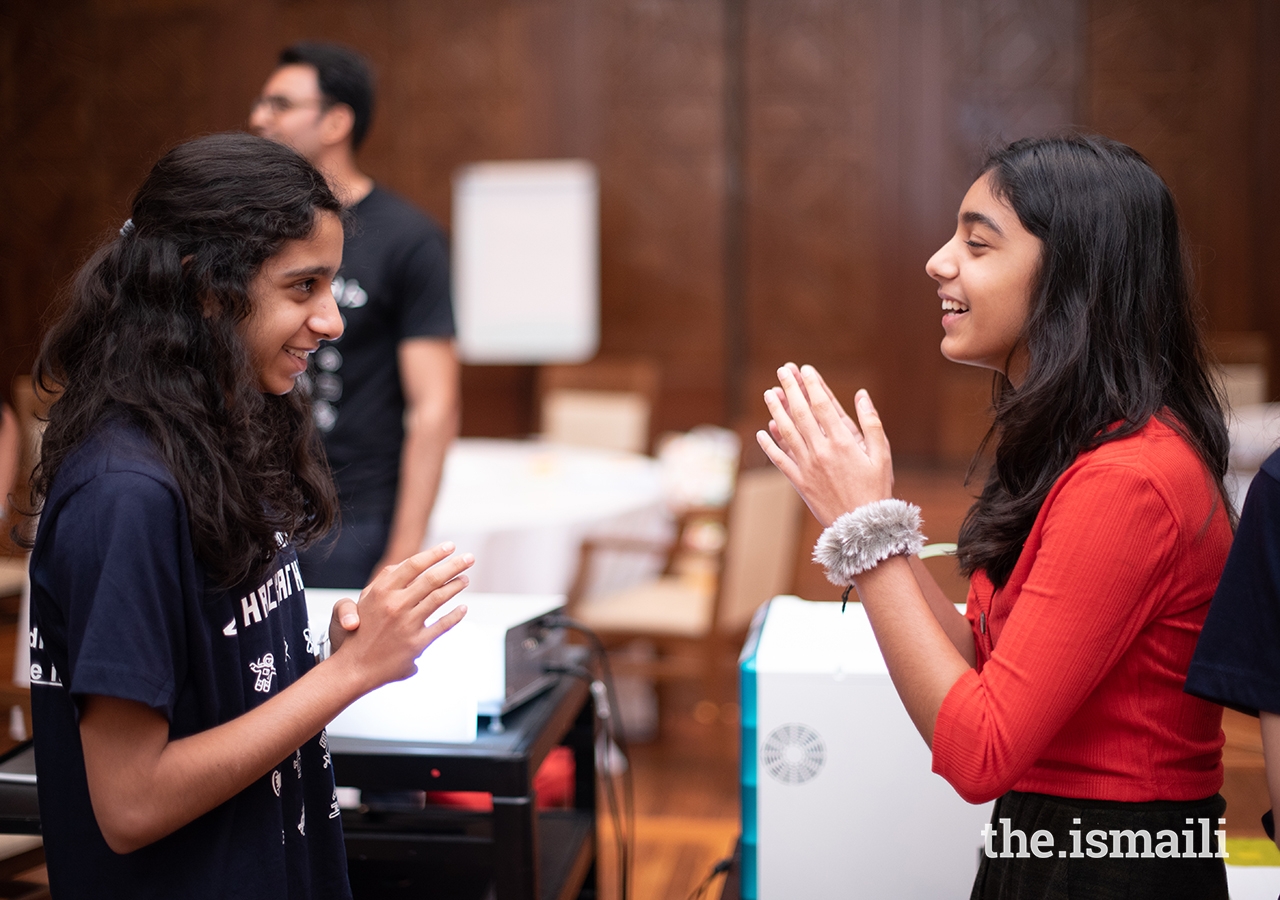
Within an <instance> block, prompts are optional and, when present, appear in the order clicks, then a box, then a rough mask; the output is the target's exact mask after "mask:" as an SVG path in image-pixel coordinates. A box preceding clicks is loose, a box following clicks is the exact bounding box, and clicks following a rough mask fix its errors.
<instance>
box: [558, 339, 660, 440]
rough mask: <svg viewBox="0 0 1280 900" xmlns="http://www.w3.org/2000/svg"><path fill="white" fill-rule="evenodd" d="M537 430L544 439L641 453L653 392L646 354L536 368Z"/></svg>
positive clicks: (652, 367)
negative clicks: (576, 364) (538, 423)
mask: <svg viewBox="0 0 1280 900" xmlns="http://www.w3.org/2000/svg"><path fill="white" fill-rule="evenodd" d="M537 394H538V408H539V420H540V431H541V433H542V434H543V436H544V437H546V438H547V439H548V440H553V441H557V442H559V443H564V444H576V445H578V446H587V447H601V448H604V449H609V450H625V451H629V452H632V453H645V452H647V451H648V449H649V444H650V436H649V431H650V421H651V418H652V411H653V407H654V405H655V403H656V402H657V397H658V367H657V364H656V363H654V362H653V361H652V360H648V359H612V360H610V359H604V360H593V361H592V362H589V363H584V364H583V365H580V366H567V365H554V366H543V367H542V368H541V369H539V370H538V386H537Z"/></svg>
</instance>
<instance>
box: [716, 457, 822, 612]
mask: <svg viewBox="0 0 1280 900" xmlns="http://www.w3.org/2000/svg"><path fill="white" fill-rule="evenodd" d="M802 509H803V504H802V503H801V501H800V497H799V495H798V494H796V492H795V488H793V487H792V486H791V482H789V481H787V479H786V476H785V475H783V474H782V473H781V472H779V471H778V470H777V469H775V468H773V467H772V466H769V467H768V468H759V469H744V470H743V471H741V472H739V473H738V483H737V487H736V488H735V490H734V494H733V503H732V504H731V505H730V507H729V524H728V540H727V542H726V544H725V548H724V567H723V569H722V570H721V576H720V592H719V596H718V597H717V601H716V615H715V626H714V627H715V630H716V631H718V632H720V633H722V634H734V633H737V632H741V631H745V630H746V628H747V626H748V624H750V622H751V616H752V615H753V614H754V613H755V611H756V609H757V608H759V606H760V604H761V603H764V602H765V601H766V600H769V599H770V598H772V597H773V596H775V595H776V594H785V593H788V592H789V591H791V589H792V583H793V581H794V579H795V567H796V553H797V551H796V545H797V541H798V540H799V537H800V513H801V510H802Z"/></svg>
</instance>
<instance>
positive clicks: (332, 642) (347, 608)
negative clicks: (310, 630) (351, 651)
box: [329, 597, 360, 655]
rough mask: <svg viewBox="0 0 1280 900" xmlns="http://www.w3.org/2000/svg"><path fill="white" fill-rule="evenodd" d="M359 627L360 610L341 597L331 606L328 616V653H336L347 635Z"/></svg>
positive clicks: (353, 602)
mask: <svg viewBox="0 0 1280 900" xmlns="http://www.w3.org/2000/svg"><path fill="white" fill-rule="evenodd" d="M359 627H360V608H359V606H357V604H356V601H354V600H352V599H351V598H350V597H343V598H342V599H341V600H339V601H338V602H337V603H335V604H333V612H332V613H331V614H330V616H329V653H330V655H332V654H334V653H336V652H337V650H338V648H339V647H341V646H342V642H343V640H345V639H346V637H347V635H348V634H350V633H351V632H353V631H355V630H356V629H357V628H359Z"/></svg>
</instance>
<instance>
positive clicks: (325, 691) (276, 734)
mask: <svg viewBox="0 0 1280 900" xmlns="http://www.w3.org/2000/svg"><path fill="white" fill-rule="evenodd" d="M452 551H453V546H452V545H451V544H443V545H441V546H440V547H436V548H434V549H432V550H429V551H426V552H424V553H421V554H418V555H417V556H414V557H412V558H411V559H408V560H406V561H405V562H404V563H403V564H402V565H400V566H399V567H397V568H395V569H390V570H386V571H381V572H379V573H378V575H377V576H376V577H375V578H374V580H373V581H372V582H371V583H370V584H369V586H368V587H367V588H365V589H364V592H363V593H362V594H361V597H360V603H359V615H360V622H359V627H357V628H356V629H355V631H353V632H351V633H350V634H347V635H346V637H345V639H344V640H343V642H342V644H341V646H340V647H339V648H338V649H337V650H336V651H335V652H334V654H333V655H332V656H331V657H329V659H327V660H325V661H324V662H322V663H320V664H319V665H317V666H316V667H315V668H314V669H312V670H311V671H309V672H308V673H307V674H306V675H304V676H303V677H302V678H300V679H299V680H298V681H297V682H295V683H294V684H292V685H290V686H289V687H287V688H285V689H284V690H283V691H281V692H280V693H278V694H276V695H275V696H273V697H272V698H271V699H270V700H267V701H266V702H265V703H263V704H262V705H261V706H257V707H254V708H253V709H251V710H250V711H248V712H246V713H245V714H244V715H241V716H239V717H238V718H235V719H232V720H231V721H229V722H225V723H223V724H221V725H218V726H216V727H214V728H210V729H209V730H207V731H202V732H200V733H198V734H193V735H190V736H188V737H184V738H179V739H177V740H170V739H169V722H168V720H167V719H166V718H165V717H164V716H163V715H162V714H161V713H159V712H157V711H156V710H154V709H151V708H150V707H148V706H145V705H144V704H142V703H138V702H136V701H132V700H123V699H119V698H115V697H106V696H99V695H92V696H89V697H88V698H86V700H85V703H84V708H83V711H82V712H81V715H80V741H81V744H82V746H83V748H84V766H85V775H86V776H87V779H88V784H89V798H90V800H91V802H92V803H93V812H94V817H95V818H96V819H97V822H98V827H99V829H101V831H102V835H103V837H104V838H105V839H106V841H107V845H108V846H109V847H110V848H111V849H112V850H114V851H115V852H117V853H129V852H131V851H133V850H137V849H139V848H141V847H145V846H146V845H148V844H150V843H152V842H153V841H156V840H159V839H160V838H162V837H164V836H165V835H168V834H171V833H172V832H174V831H176V830H177V829H178V828H180V827H182V826H183V825H185V824H187V823H188V822H190V821H192V820H193V819H195V818H197V817H198V816H201V815H203V814H204V813H206V812H208V811H209V810H211V809H213V808H214V807H216V806H218V805H219V804H221V803H224V802H226V801H227V800H229V799H230V798H232V797H234V796H235V795H236V794H238V793H239V792H240V791H242V790H244V789H245V788H246V787H248V786H249V785H250V784H252V783H253V782H254V781H256V780H257V779H258V778H261V777H262V776H263V775H265V774H266V773H267V772H269V771H270V770H271V768H272V767H273V766H275V765H277V764H279V763H280V761H281V760H283V759H285V758H286V757H287V756H288V755H289V754H290V753H292V752H293V751H294V749H296V748H297V747H299V746H301V745H302V744H303V743H304V742H305V741H307V740H308V739H310V738H311V737H312V736H314V735H315V734H317V733H318V732H319V731H320V730H321V729H322V728H324V727H325V725H327V724H328V723H329V721H330V720H331V719H333V717H334V716H335V715H337V714H338V713H339V712H341V711H342V709H343V708H345V707H346V706H347V705H348V704H349V703H351V702H352V701H353V700H355V699H356V698H357V697H360V696H362V695H364V694H366V693H368V692H369V691H371V690H373V689H374V688H376V687H379V686H381V685H383V684H386V683H387V682H389V681H395V680H398V679H402V678H407V677H409V676H410V675H412V674H413V673H414V672H415V671H416V669H417V667H416V665H415V660H416V659H417V658H418V656H419V655H421V653H422V652H423V650H425V649H426V647H427V646H428V645H430V644H431V642H432V641H434V640H435V639H436V638H437V637H439V636H440V635H441V634H443V633H444V632H445V631H447V630H448V629H450V628H452V627H453V626H454V625H455V624H457V622H458V621H459V620H460V619H461V618H462V616H463V615H464V614H465V613H466V607H464V606H459V607H457V608H456V609H454V610H453V611H451V612H450V613H449V614H448V615H446V616H443V617H441V618H440V619H439V620H437V621H436V622H434V623H432V624H431V626H430V627H427V626H426V625H425V624H424V622H425V620H426V619H427V618H428V617H429V616H430V615H431V614H432V613H433V612H434V611H435V610H436V609H438V608H439V607H440V606H441V605H442V604H444V603H445V602H447V601H448V600H449V599H451V598H452V597H454V596H455V595H456V594H457V593H458V592H459V591H461V590H462V589H463V588H464V587H465V586H466V584H467V577H466V575H464V574H462V573H463V571H464V570H465V569H467V568H468V567H469V566H470V565H471V563H472V562H473V558H472V557H471V555H470V554H463V555H460V556H456V557H452V558H449V559H445V556H446V554H448V553H451V552H452ZM442 560H443V561H442Z"/></svg>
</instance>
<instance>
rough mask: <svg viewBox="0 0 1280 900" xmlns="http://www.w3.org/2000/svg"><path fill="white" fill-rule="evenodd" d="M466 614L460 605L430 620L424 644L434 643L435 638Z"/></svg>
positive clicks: (427, 645) (464, 608)
mask: <svg viewBox="0 0 1280 900" xmlns="http://www.w3.org/2000/svg"><path fill="white" fill-rule="evenodd" d="M459 590H461V589H459ZM466 614H467V608H466V606H462V605H460V606H457V607H455V608H454V609H451V610H449V612H447V613H446V614H445V615H443V616H441V617H440V618H438V619H436V620H435V621H434V622H432V623H431V624H430V625H428V626H427V629H426V631H427V643H426V644H425V645H424V646H425V647H430V646H431V645H432V644H433V643H435V640H436V638H438V637H440V635H442V634H444V633H445V632H446V631H448V630H449V629H450V628H452V627H453V626H454V625H457V624H458V623H459V622H461V621H462V617H463V616H465V615H466Z"/></svg>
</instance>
